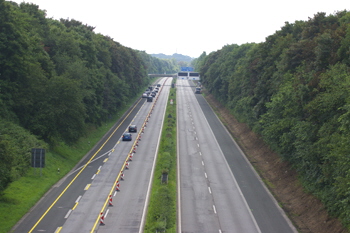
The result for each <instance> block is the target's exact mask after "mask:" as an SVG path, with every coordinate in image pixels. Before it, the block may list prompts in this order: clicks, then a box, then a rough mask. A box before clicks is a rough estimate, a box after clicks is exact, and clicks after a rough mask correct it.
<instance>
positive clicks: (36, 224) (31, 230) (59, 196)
mask: <svg viewBox="0 0 350 233" xmlns="http://www.w3.org/2000/svg"><path fill="white" fill-rule="evenodd" d="M140 101H141V99H140V100H139V101H138V102H137V103H136V104H135V106H134V107H133V108H132V109H131V111H130V112H129V113H128V114H127V115H126V116H125V117H124V119H123V120H122V121H121V122H120V124H119V125H118V126H117V127H116V128H115V129H114V131H113V132H112V133H111V135H109V137H108V138H107V139H106V141H105V142H104V143H103V144H102V146H101V147H100V148H99V149H98V150H97V151H96V152H95V154H94V155H93V156H92V157H91V158H90V159H89V161H87V163H86V164H85V165H84V167H83V168H82V169H81V170H80V171H79V172H78V173H77V175H76V176H75V177H74V178H73V179H72V180H71V182H70V183H69V184H68V185H67V186H66V188H65V189H64V190H63V191H62V192H61V193H60V195H58V197H57V198H56V200H55V201H54V202H53V203H52V204H51V205H50V206H49V208H48V209H47V210H46V211H45V213H44V214H43V215H42V216H41V217H40V218H39V220H38V221H37V222H36V223H35V224H34V226H33V227H32V229H30V231H29V232H28V233H32V232H33V230H34V229H35V228H36V227H37V226H38V224H39V223H40V222H41V220H43V218H44V217H45V216H46V215H47V213H48V212H49V211H50V210H51V209H52V207H53V206H54V205H55V204H56V203H57V201H58V200H59V199H60V198H61V197H62V195H63V194H64V193H65V192H66V191H67V189H68V188H69V187H70V186H71V185H72V184H73V182H74V181H75V180H76V179H77V178H78V176H79V175H80V174H81V173H82V172H83V171H84V170H85V168H86V167H87V166H88V165H89V164H90V163H91V161H92V160H93V159H94V158H95V156H96V155H97V154H98V152H100V150H102V148H103V147H104V146H105V145H106V143H107V142H108V141H109V140H110V139H111V137H112V136H113V135H114V134H115V132H116V131H117V129H119V127H120V126H121V125H122V124H123V123H124V121H125V120H126V118H127V117H128V116H129V115H130V114H131V113H132V112H133V110H134V109H135V108H136V106H137V104H138V103H139V102H140Z"/></svg>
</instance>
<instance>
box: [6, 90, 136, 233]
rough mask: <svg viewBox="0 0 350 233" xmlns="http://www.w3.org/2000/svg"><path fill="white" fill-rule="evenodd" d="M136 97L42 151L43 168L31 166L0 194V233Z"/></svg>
mask: <svg viewBox="0 0 350 233" xmlns="http://www.w3.org/2000/svg"><path fill="white" fill-rule="evenodd" d="M137 99H138V96H137V97H135V98H134V99H131V100H130V102H129V103H126V104H125V106H124V108H123V109H120V111H119V114H116V115H115V116H114V117H113V118H112V119H111V120H110V121H109V122H107V123H105V124H103V125H102V126H101V127H99V128H95V127H91V129H90V130H89V132H88V134H87V136H86V137H83V138H81V139H80V140H79V141H78V142H77V143H76V144H74V145H71V146H68V145H66V144H64V143H61V144H59V145H57V146H55V148H53V149H51V150H49V151H46V156H45V164H46V167H45V168H43V169H42V170H41V171H40V168H36V169H34V168H31V169H30V171H29V172H28V173H27V175H26V176H24V177H21V178H20V179H18V180H17V181H14V182H12V183H11V184H10V185H9V186H8V187H7V188H6V189H5V190H4V192H3V194H2V195H0V223H1V224H0V233H6V232H9V231H10V230H11V228H12V227H13V226H14V225H15V224H16V223H17V222H18V221H19V220H20V219H21V218H22V216H24V215H25V214H26V213H27V212H28V211H29V210H30V208H32V207H33V206H34V205H35V204H36V203H37V202H38V201H39V200H40V198H41V197H42V196H43V195H44V194H45V193H46V192H47V191H48V190H49V189H50V188H51V187H52V186H53V185H54V184H55V183H57V182H58V181H59V180H60V179H61V178H62V177H64V176H65V175H66V174H67V173H68V172H69V171H71V170H72V168H73V167H74V166H75V165H76V164H77V163H78V162H79V160H80V159H81V158H82V157H84V156H85V155H86V153H88V152H89V150H90V149H91V148H92V147H93V146H94V145H95V144H96V143H97V142H98V141H99V140H100V139H101V138H102V137H103V135H105V133H107V132H108V130H109V129H110V128H111V127H112V126H113V125H114V124H115V122H116V121H117V120H118V119H119V118H120V117H121V116H122V113H124V112H125V111H126V110H127V109H128V108H129V107H130V106H131V105H132V104H133V103H134V102H135V101H136V100H137ZM58 168H59V169H60V172H58ZM40 174H41V175H40Z"/></svg>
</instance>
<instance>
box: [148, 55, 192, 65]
mask: <svg viewBox="0 0 350 233" xmlns="http://www.w3.org/2000/svg"><path fill="white" fill-rule="evenodd" d="M150 55H151V56H152V57H157V58H160V59H170V60H172V59H175V60H176V61H177V63H180V66H189V64H190V63H191V62H192V60H193V58H192V57H190V56H186V55H182V54H178V53H174V54H173V55H165V54H163V53H159V54H150Z"/></svg>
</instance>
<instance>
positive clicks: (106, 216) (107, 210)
mask: <svg viewBox="0 0 350 233" xmlns="http://www.w3.org/2000/svg"><path fill="white" fill-rule="evenodd" d="M108 212H109V209H107V211H106V214H105V218H107V215H108Z"/></svg>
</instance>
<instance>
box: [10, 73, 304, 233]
mask: <svg viewBox="0 0 350 233" xmlns="http://www.w3.org/2000/svg"><path fill="white" fill-rule="evenodd" d="M171 79H172V78H168V79H167V78H163V79H162V80H161V81H160V83H162V84H163V85H162V87H161V91H160V92H159V93H158V94H157V97H156V101H154V102H146V101H145V99H140V100H139V101H138V102H137V103H136V104H135V105H134V106H133V107H132V108H130V111H128V112H127V113H125V115H124V116H123V117H122V118H121V120H120V121H119V122H117V123H116V125H115V126H114V127H113V128H112V129H111V130H110V131H109V132H108V133H107V134H106V135H105V136H104V138H102V139H101V141H100V142H99V143H98V144H97V145H96V146H95V147H94V148H93V149H92V150H91V151H90V152H89V153H88V154H87V155H86V156H85V157H84V158H83V159H82V160H81V162H80V163H79V164H77V166H76V167H75V169H74V170H73V171H72V172H71V173H70V174H68V175H67V176H65V177H64V178H63V179H62V180H61V181H60V182H58V183H57V184H56V185H55V186H54V187H52V189H51V190H50V191H49V192H48V193H47V194H46V195H45V196H44V197H43V198H42V199H41V200H40V201H39V202H38V203H37V205H36V206H35V207H33V208H32V210H31V211H30V212H29V213H28V214H27V215H26V216H25V217H24V218H22V220H21V221H20V222H19V223H18V224H17V225H16V226H15V227H14V229H13V232H15V233H23V232H55V233H67V232H69V233H70V232H72V233H73V232H74V233H76V232H99V233H104V232H123V233H124V232H126V233H129V232H130V233H141V232H143V227H144V221H145V214H146V210H147V204H148V198H149V192H150V186H151V183H150V182H151V180H152V176H153V169H154V166H155V159H156V156H157V152H158V145H159V140H160V135H161V130H162V126H163V120H164V114H165V108H166V104H167V100H168V95H169V90H170V86H171ZM176 86H177V101H176V103H177V127H178V135H177V137H178V145H177V146H178V149H177V153H178V223H177V226H178V231H177V232H179V233H182V232H184V233H187V232H208V233H209V232H219V233H221V232H238V233H241V232H249V233H250V232H252V233H255V232H257V233H259V232H262V233H280V232H283V233H289V232H291V233H292V232H297V231H296V230H295V228H294V227H293V226H292V224H291V222H290V221H289V220H288V218H286V216H285V214H284V212H283V211H282V210H281V208H280V207H279V206H278V204H277V202H276V201H275V199H274V198H273V196H272V195H271V194H270V193H269V192H268V190H267V188H266V187H265V186H264V184H263V183H262V181H261V180H260V178H259V177H258V175H257V174H256V172H255V171H254V169H253V168H252V166H251V165H250V163H249V162H248V160H247V159H246V158H245V156H244V154H243V153H242V151H241V150H240V149H239V147H238V146H237V145H236V143H235V142H234V140H233V139H232V137H231V136H230V134H229V133H228V132H227V130H226V129H225V127H224V126H223V125H222V124H221V122H220V121H219V119H218V118H217V117H216V115H215V114H214V113H213V111H212V109H211V108H210V106H209V105H208V104H207V102H206V101H205V99H204V97H203V96H202V95H200V94H194V85H193V83H192V82H191V81H187V80H177V84H176ZM130 124H135V125H137V126H138V132H136V133H132V135H133V140H132V141H122V140H121V135H122V134H123V133H124V132H126V131H127V129H128V126H129V125H130ZM102 216H103V218H101V217H102ZM101 223H103V224H101Z"/></svg>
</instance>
